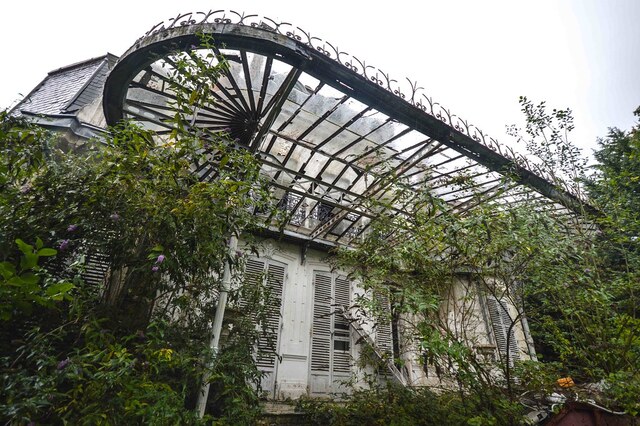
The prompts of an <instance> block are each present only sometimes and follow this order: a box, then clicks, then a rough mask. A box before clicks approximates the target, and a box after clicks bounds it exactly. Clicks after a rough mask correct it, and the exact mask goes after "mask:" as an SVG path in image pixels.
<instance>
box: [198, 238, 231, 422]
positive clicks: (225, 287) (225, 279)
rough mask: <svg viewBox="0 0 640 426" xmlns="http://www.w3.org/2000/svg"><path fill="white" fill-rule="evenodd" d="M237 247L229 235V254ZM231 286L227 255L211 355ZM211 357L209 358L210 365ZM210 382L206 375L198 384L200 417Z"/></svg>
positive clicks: (204, 406)
mask: <svg viewBox="0 0 640 426" xmlns="http://www.w3.org/2000/svg"><path fill="white" fill-rule="evenodd" d="M237 247H238V237H236V236H235V235H233V234H232V235H231V238H229V256H233V255H234V254H235V252H236V248H237ZM230 286H231V265H230V264H229V257H227V259H226V260H225V261H224V272H223V273H222V288H221V289H220V295H219V297H218V306H217V307H216V314H215V317H214V318H213V326H212V327H211V341H210V342H209V347H210V348H211V354H212V357H213V358H215V357H216V356H217V355H218V344H219V343H220V332H221V331H222V320H223V319H224V310H225V308H226V305H227V294H228V292H229V288H230ZM212 362H213V359H211V360H210V365H211V363H212ZM209 387H210V383H209V380H207V377H206V375H203V376H202V384H201V385H200V392H198V401H197V402H196V409H197V410H198V416H200V418H202V417H203V416H204V411H205V408H206V407H207V397H208V396H209Z"/></svg>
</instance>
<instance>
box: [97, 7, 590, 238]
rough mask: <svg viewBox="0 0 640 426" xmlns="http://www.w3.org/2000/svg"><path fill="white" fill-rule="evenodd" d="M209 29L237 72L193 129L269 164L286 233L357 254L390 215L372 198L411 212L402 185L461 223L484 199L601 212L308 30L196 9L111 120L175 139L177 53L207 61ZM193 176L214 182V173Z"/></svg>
mask: <svg viewBox="0 0 640 426" xmlns="http://www.w3.org/2000/svg"><path fill="white" fill-rule="evenodd" d="M202 33H205V34H210V35H212V36H213V39H214V42H215V46H216V47H215V49H219V51H218V52H217V53H221V54H222V55H224V56H225V57H226V58H227V61H228V64H229V67H228V70H227V71H225V72H223V75H221V76H220V78H219V79H218V80H217V81H215V82H211V85H212V86H211V88H212V93H213V96H214V98H215V103H214V104H208V105H199V106H198V114H197V116H196V117H194V118H193V123H192V124H193V125H194V126H195V127H198V128H203V129H207V130H209V131H214V132H215V131H225V132H227V133H228V134H229V135H230V136H231V138H232V139H235V142H236V143H237V144H238V145H240V146H242V147H244V148H246V149H248V150H250V151H252V152H254V153H256V155H258V156H259V158H260V160H261V162H262V168H263V173H264V174H265V175H266V176H268V177H269V178H270V179H271V183H272V186H273V188H274V193H275V195H276V196H277V197H279V198H280V199H281V205H282V206H283V208H287V209H288V210H290V211H291V212H292V216H291V220H290V222H289V226H288V232H290V233H292V234H295V235H296V236H298V237H300V238H303V239H307V240H315V241H319V242H322V243H327V244H348V243H349V242H350V241H351V240H352V239H353V238H354V237H356V236H358V235H359V234H361V233H362V232H364V230H365V229H366V228H367V226H368V223H369V220H370V219H372V218H375V217H376V216H377V215H378V214H380V213H381V211H380V209H379V208H375V207H371V205H372V203H370V201H371V200H380V201H385V202H386V203H389V202H391V205H392V206H393V207H390V209H391V211H390V213H394V214H395V213H402V212H403V209H404V208H405V207H406V206H403V205H402V204H400V203H399V202H398V200H394V199H393V195H392V191H391V190H390V181H392V180H393V179H392V178H394V177H401V178H402V179H403V183H404V184H405V185H409V187H410V188H413V189H415V190H416V191H419V190H422V189H424V188H425V187H428V188H429V190H430V191H431V193H432V194H433V195H434V196H437V197H439V198H441V199H443V200H445V201H446V202H447V203H448V204H449V205H450V206H451V207H452V208H453V209H454V210H455V211H457V212H459V213H461V214H463V213H464V212H466V211H469V210H470V209H473V208H474V207H476V206H478V205H480V204H482V203H485V202H502V203H516V202H520V200H521V199H522V198H523V194H524V197H526V198H532V197H537V198H540V200H541V203H542V204H549V205H554V206H555V207H553V208H554V209H559V210H561V213H563V214H564V213H583V212H585V211H586V212H593V209H592V208H591V207H590V206H588V205H586V204H584V203H583V202H581V201H580V200H579V199H578V198H577V197H575V196H573V195H572V194H570V193H568V192H566V191H563V190H561V189H560V188H557V187H556V186H554V185H553V184H552V183H550V179H548V178H545V176H544V174H543V172H542V171H541V170H540V169H538V168H537V167H536V166H535V165H534V164H531V163H529V162H528V161H527V160H526V159H525V158H524V157H522V156H520V155H518V154H516V153H515V152H514V151H512V150H511V149H509V148H504V147H501V146H500V145H498V143H497V142H496V141H495V140H494V139H491V138H488V137H486V136H485V135H484V134H483V133H482V132H481V131H480V130H479V129H478V128H476V127H475V126H473V125H470V124H468V123H467V122H466V121H464V120H462V119H461V118H459V117H457V116H455V115H453V114H451V113H450V112H449V111H448V110H446V109H444V108H443V107H442V106H440V105H439V104H438V103H436V102H433V101H432V100H431V98H429V97H428V96H427V95H426V94H425V93H424V91H423V89H422V88H421V87H419V86H418V84H417V83H414V82H411V81H410V80H407V82H408V84H405V85H403V84H400V83H399V82H398V81H396V80H393V79H391V78H390V77H389V76H388V74H385V73H383V72H382V71H380V70H379V69H377V68H375V67H372V66H370V65H367V64H366V63H365V62H363V61H360V60H359V59H357V58H355V57H352V56H350V55H348V54H347V53H345V52H341V51H340V50H339V49H338V48H337V47H335V46H334V45H332V44H330V43H328V42H323V41H322V40H320V39H319V38H317V37H313V36H311V35H310V34H309V33H306V32H304V31H302V30H300V29H299V28H297V27H294V26H292V25H290V24H287V23H276V22H274V21H273V20H270V19H268V18H264V17H259V16H257V15H241V14H238V13H235V12H225V11H210V12H207V13H203V12H198V13H187V14H181V15H178V16H177V17H175V18H172V19H170V20H169V21H168V22H167V23H162V24H158V25H156V26H154V27H153V28H152V29H151V30H150V31H148V32H147V33H146V34H145V35H144V36H143V37H141V38H140V39H139V40H138V41H137V42H136V43H135V45H134V46H133V47H132V48H131V49H129V50H128V51H127V52H126V53H125V54H124V55H123V56H122V57H121V59H120V61H119V62H118V64H117V65H116V66H115V68H114V69H113V70H112V71H111V74H110V75H109V78H108V80H107V83H106V85H105V92H104V111H105V116H106V118H107V122H108V123H109V124H114V123H115V122H117V121H118V120H120V119H122V118H132V119H135V120H137V121H139V122H140V123H142V124H143V125H145V126H147V127H148V128H150V129H153V130H155V131H156V132H158V133H159V134H166V133H169V132H170V131H171V129H172V128H171V125H170V124H168V121H170V119H171V117H170V115H171V113H170V103H171V102H172V101H173V100H174V96H173V94H172V89H171V86H170V84H169V77H168V74H167V72H166V69H175V64H174V63H173V62H172V61H173V60H172V52H176V51H182V52H186V53H187V54H189V55H196V54H198V49H199V46H200V43H201V38H200V36H199V34H202ZM196 172H197V173H198V174H199V175H200V177H201V178H202V179H210V178H212V177H213V176H214V175H215V164H214V163H213V162H209V163H204V164H200V165H198V168H197V170H196ZM463 182H464V184H463Z"/></svg>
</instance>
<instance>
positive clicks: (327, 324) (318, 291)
mask: <svg viewBox="0 0 640 426" xmlns="http://www.w3.org/2000/svg"><path fill="white" fill-rule="evenodd" d="M331 281H332V280H331V274H330V273H327V272H320V271H316V272H315V273H314V275H313V329H312V339H311V371H314V372H329V371H330V369H331V322H332V321H331V317H332V316H331V290H332V288H331V287H332V285H331V284H332V283H331Z"/></svg>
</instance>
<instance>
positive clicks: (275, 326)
mask: <svg viewBox="0 0 640 426" xmlns="http://www.w3.org/2000/svg"><path fill="white" fill-rule="evenodd" d="M266 274H267V275H266V286H267V289H268V290H269V292H270V293H271V294H270V303H269V305H268V306H266V311H267V318H266V323H265V324H263V327H264V328H263V330H262V335H261V336H260V339H259V340H258V354H257V359H256V364H257V365H258V367H261V368H273V367H274V366H275V363H276V354H277V348H278V347H277V343H278V334H279V333H278V332H279V329H280V308H281V306H282V287H283V285H284V276H285V267H284V265H279V264H276V263H274V262H273V261H269V262H268V264H267V267H266Z"/></svg>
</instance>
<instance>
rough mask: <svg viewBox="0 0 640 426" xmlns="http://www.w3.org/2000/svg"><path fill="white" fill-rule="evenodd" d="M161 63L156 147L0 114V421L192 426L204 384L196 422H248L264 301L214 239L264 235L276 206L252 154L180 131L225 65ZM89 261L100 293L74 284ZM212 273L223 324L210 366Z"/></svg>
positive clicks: (131, 132)
mask: <svg viewBox="0 0 640 426" xmlns="http://www.w3.org/2000/svg"><path fill="white" fill-rule="evenodd" d="M204 44H205V47H206V44H207V43H206V42H204ZM174 59H175V60H176V61H177V62H176V63H177V64H178V66H177V67H176V69H175V72H174V75H173V79H174V81H175V87H174V89H175V90H176V101H175V104H174V105H173V108H174V114H175V115H174V120H173V122H172V123H168V124H170V125H172V126H173V127H174V129H175V130H174V131H173V132H171V133H170V134H169V135H163V136H159V135H155V134H153V133H151V132H148V131H145V130H143V129H140V128H138V127H137V126H135V125H134V124H133V123H129V122H122V123H120V124H118V125H117V126H115V127H114V128H112V129H109V133H108V134H105V135H104V137H102V138H101V139H100V140H92V141H87V142H84V143H83V144H80V145H73V144H71V145H70V144H65V143H61V142H60V141H58V136H56V135H54V134H52V133H49V132H46V131H44V130H42V129H41V128H39V127H37V126H34V125H31V124H29V123H28V122H25V121H24V120H21V119H17V118H15V117H11V116H9V115H8V114H6V113H5V112H3V113H1V116H0V154H1V155H0V189H1V191H0V262H1V263H0V265H1V266H0V295H1V296H2V299H1V300H0V314H1V315H2V321H0V340H1V341H2V342H3V343H4V342H7V344H3V345H0V377H1V383H0V387H1V388H2V389H1V390H0V417H1V418H2V420H3V422H8V423H16V424H23V423H28V422H30V421H34V422H37V423H44V424H57V423H63V422H64V423H70V424H137V423H144V424H196V423H200V422H201V421H200V420H199V419H197V418H196V417H195V415H194V413H193V408H194V404H195V396H196V390H197V389H198V388H199V382H200V380H201V379H202V378H203V377H205V378H206V379H207V380H210V381H211V382H212V386H211V389H212V391H211V393H210V399H209V410H208V411H209V413H210V416H209V417H207V418H205V419H204V420H203V421H204V422H207V421H208V422H214V423H215V424H235V423H234V422H236V421H241V422H244V423H246V424H250V423H252V422H253V419H255V417H256V415H257V414H258V412H257V403H256V402H257V400H258V397H259V381H260V378H261V374H260V372H259V370H258V369H257V368H256V366H255V362H254V359H253V352H252V351H253V348H254V347H255V344H256V342H257V339H258V338H259V337H260V330H261V329H262V324H263V323H264V321H265V319H266V314H265V308H264V307H265V306H266V304H267V303H268V302H269V295H268V292H267V291H266V290H265V288H264V286H260V285H253V284H252V285H251V286H245V285H244V283H243V279H242V272H243V269H244V265H243V258H242V256H241V255H240V254H238V253H229V251H228V249H227V241H228V238H229V236H230V235H231V234H239V233H241V232H247V231H251V230H252V229H255V228H261V227H263V226H264V225H265V223H271V220H272V219H274V217H275V216H276V209H275V206H274V204H273V202H272V200H271V193H270V190H269V188H268V186H267V185H266V184H265V182H264V181H263V179H262V178H261V177H260V174H259V170H260V165H259V163H258V161H257V160H256V158H255V157H254V156H253V155H252V154H251V153H249V152H247V151H246V150H243V149H238V148H236V147H235V145H234V144H233V143H232V142H231V141H229V140H228V135H227V134H226V133H225V132H220V133H210V132H204V131H195V130H194V129H192V128H190V125H189V122H190V121H189V117H192V116H193V114H194V113H195V109H194V108H195V107H194V106H195V105H196V104H197V103H199V102H206V99H208V98H209V97H210V96H211V93H210V92H209V91H208V90H207V89H206V88H205V86H204V85H203V83H204V82H206V81H209V79H211V78H216V77H217V75H218V74H219V72H221V70H222V69H224V66H225V65H224V60H223V58H218V57H217V56H216V55H215V54H213V53H212V51H208V50H206V49H202V50H198V52H197V54H196V55H194V56H189V55H186V54H176V55H175V58H174ZM216 63H217V65H216ZM212 64H213V65H212ZM196 82H199V83H196ZM206 87H208V86H206ZM204 163H207V164H210V167H211V168H212V171H213V174H212V175H211V176H210V177H209V178H208V180H206V181H201V180H200V179H199V178H198V176H196V174H195V173H193V167H194V165H199V164H204ZM254 211H260V212H261V213H263V214H260V215H255V214H254ZM246 235H247V238H246V240H248V241H249V242H251V240H250V238H249V234H246ZM24 241H35V242H36V243H35V245H29V244H26V243H24ZM16 243H17V245H16ZM50 247H56V249H53V248H50ZM97 256H98V257H100V258H102V259H105V260H106V262H107V263H108V265H109V271H108V273H107V275H106V277H105V281H104V282H103V283H102V285H99V286H95V285H90V284H88V283H87V282H86V281H85V280H83V276H84V275H83V274H84V272H85V271H86V269H87V268H89V267H90V266H91V262H92V260H93V259H95V258H96V257H97ZM225 262H229V264H230V265H231V272H232V281H233V283H234V290H233V292H232V293H231V295H230V299H231V302H230V312H231V314H230V315H227V316H226V318H227V323H226V324H225V333H226V334H225V335H224V336H223V337H222V339H221V345H222V346H221V350H220V352H219V353H218V354H216V357H215V362H214V363H213V365H212V366H211V367H210V368H209V367H205V366H209V365H210V363H209V362H208V359H210V358H211V357H212V356H213V354H211V353H209V352H208V350H207V349H206V347H207V345H206V343H207V342H208V333H209V329H210V322H209V321H210V319H211V318H213V317H214V313H215V309H216V298H217V296H216V295H217V292H218V291H219V290H220V287H221V271H222V269H223V268H222V267H223V265H224V264H225ZM247 287H251V289H248V288H247ZM244 308H246V310H245V309H244Z"/></svg>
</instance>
